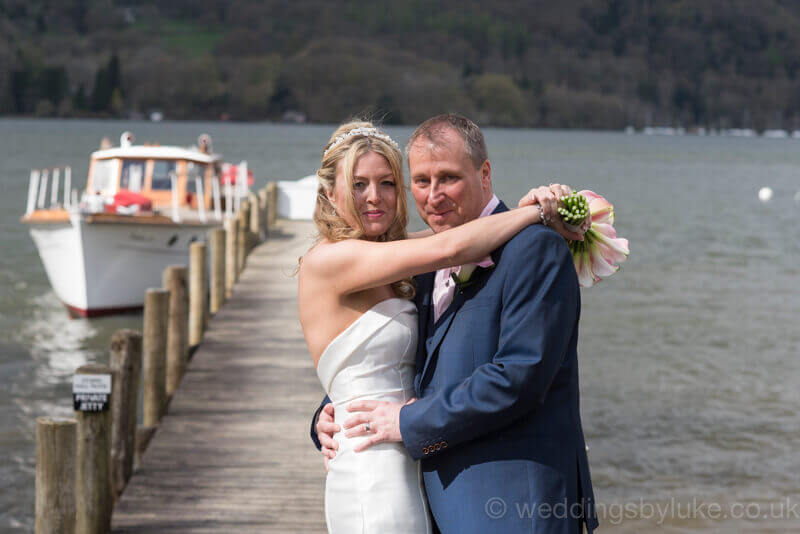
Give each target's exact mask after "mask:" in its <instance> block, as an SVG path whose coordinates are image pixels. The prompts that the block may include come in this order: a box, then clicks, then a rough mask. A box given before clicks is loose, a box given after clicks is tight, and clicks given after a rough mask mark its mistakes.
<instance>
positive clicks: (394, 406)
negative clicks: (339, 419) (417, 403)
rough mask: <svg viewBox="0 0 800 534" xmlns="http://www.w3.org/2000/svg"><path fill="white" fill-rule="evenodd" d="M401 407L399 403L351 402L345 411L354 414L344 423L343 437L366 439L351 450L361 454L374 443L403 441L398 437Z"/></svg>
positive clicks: (401, 437)
mask: <svg viewBox="0 0 800 534" xmlns="http://www.w3.org/2000/svg"><path fill="white" fill-rule="evenodd" d="M411 402H413V400H412V401H411ZM406 404H408V403H406ZM403 406H405V405H404V404H401V403H399V402H385V401H372V400H364V401H355V402H351V403H350V404H349V405H348V406H347V411H348V412H356V413H355V415H353V416H352V417H351V418H349V419H348V420H347V421H345V422H344V429H345V433H344V435H345V436H347V437H348V438H352V437H356V436H364V437H366V439H364V440H363V441H361V443H359V444H358V445H356V446H355V447H353V450H354V451H355V452H361V451H363V450H364V449H367V448H369V447H372V446H373V445H375V444H376V443H383V442H386V441H403V436H401V435H400V409H401V408H402V407H403Z"/></svg>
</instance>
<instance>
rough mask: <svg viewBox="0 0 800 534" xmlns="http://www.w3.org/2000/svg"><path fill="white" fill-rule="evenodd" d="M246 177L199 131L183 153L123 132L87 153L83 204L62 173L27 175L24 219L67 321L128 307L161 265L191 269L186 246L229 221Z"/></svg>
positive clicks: (137, 304) (154, 281)
mask: <svg viewBox="0 0 800 534" xmlns="http://www.w3.org/2000/svg"><path fill="white" fill-rule="evenodd" d="M108 144H109V145H110V143H108ZM62 175H63V177H64V183H63V187H62V188H61V189H60V188H59V185H60V184H59V182H60V177H61V176H62ZM233 176H235V178H233ZM249 176H250V173H249V172H248V170H247V164H246V162H243V163H242V164H240V165H239V166H238V167H232V166H229V165H227V164H224V163H223V162H222V158H221V156H219V155H217V154H214V153H212V151H211V140H210V138H209V137H208V136H206V135H203V136H200V138H199V139H198V146H196V147H192V148H182V147H175V146H156V145H134V144H133V136H132V135H131V134H130V133H129V132H125V133H124V134H123V135H122V138H121V143H120V146H119V147H106V148H101V150H98V151H96V152H94V153H92V155H91V163H90V167H89V175H88V179H87V183H86V189H85V192H84V193H83V195H82V198H81V200H80V202H78V194H77V191H74V190H72V189H71V171H70V169H69V168H64V169H63V173H62V169H44V170H39V169H35V170H33V171H31V176H30V185H29V189H28V205H27V209H26V212H25V215H24V216H23V217H22V222H23V223H25V224H27V225H28V227H29V229H30V234H31V237H32V238H33V241H34V243H35V245H36V248H37V249H38V251H39V256H40V257H41V259H42V263H43V264H44V267H45V271H46V272H47V277H48V279H49V280H50V284H51V286H52V287H53V290H54V291H55V293H56V295H57V296H58V298H59V299H61V301H62V302H63V303H64V305H65V306H66V307H67V309H68V310H69V311H70V313H71V314H72V315H75V316H82V317H95V316H99V315H106V314H113V313H121V312H126V311H132V310H136V309H139V308H141V307H142V305H143V303H144V295H145V291H146V290H147V288H149V287H160V286H161V283H162V281H161V277H162V273H163V271H164V268H165V267H166V266H168V265H171V264H188V260H189V246H190V244H191V243H192V242H194V241H204V240H205V239H206V234H207V231H208V230H209V229H210V228H213V227H216V226H220V225H222V223H223V220H224V218H226V217H231V216H233V215H234V213H235V212H236V211H237V210H238V206H239V203H240V201H241V199H242V198H246V197H247V194H248V185H249V184H248V182H249ZM48 182H49V184H48ZM48 185H49V186H50V188H49V191H48ZM222 189H224V190H222ZM48 192H49V197H50V202H49V205H48V206H47V207H46V206H45V203H46V200H47V196H48ZM62 193H63V195H62Z"/></svg>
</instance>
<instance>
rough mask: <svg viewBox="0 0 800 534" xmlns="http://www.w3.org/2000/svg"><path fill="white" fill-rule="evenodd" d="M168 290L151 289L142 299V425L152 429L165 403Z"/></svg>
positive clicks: (156, 423) (155, 425)
mask: <svg viewBox="0 0 800 534" xmlns="http://www.w3.org/2000/svg"><path fill="white" fill-rule="evenodd" d="M168 317H169V291H167V290H166V289H162V288H151V289H148V290H147V292H146V293H145V299H144V319H143V323H144V328H143V330H144V339H143V340H142V352H143V360H144V362H143V367H144V373H143V374H144V384H143V386H142V387H143V389H142V411H143V414H142V423H143V424H144V426H145V427H152V428H155V427H157V426H158V422H159V420H160V419H161V414H162V413H163V412H164V408H165V406H166V404H167V318H168Z"/></svg>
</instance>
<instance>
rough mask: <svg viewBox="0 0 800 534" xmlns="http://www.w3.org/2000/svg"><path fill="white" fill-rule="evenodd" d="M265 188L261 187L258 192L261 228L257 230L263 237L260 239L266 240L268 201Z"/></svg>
mask: <svg viewBox="0 0 800 534" xmlns="http://www.w3.org/2000/svg"><path fill="white" fill-rule="evenodd" d="M267 196H268V193H267V188H266V187H263V188H262V189H261V190H259V192H258V209H259V211H260V212H261V215H260V219H261V227H260V228H259V229H258V231H259V232H261V235H262V236H263V237H262V239H266V238H267V235H268V232H269V221H268V218H269V212H268V210H267V205H268V200H267Z"/></svg>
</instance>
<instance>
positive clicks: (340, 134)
mask: <svg viewBox="0 0 800 534" xmlns="http://www.w3.org/2000/svg"><path fill="white" fill-rule="evenodd" d="M359 128H375V126H373V124H372V123H371V122H367V121H352V122H348V123H345V124H342V125H341V126H339V127H338V128H337V129H336V131H335V132H333V135H331V137H330V139H329V140H328V142H327V143H326V144H325V148H324V149H323V152H322V163H321V165H320V168H319V169H318V170H317V179H318V180H319V186H318V187H317V204H316V207H315V208H314V224H315V225H316V227H317V231H318V233H319V236H318V238H319V239H327V240H328V241H342V240H344V239H363V238H364V226H363V224H362V223H361V214H360V213H358V212H357V211H356V208H355V193H354V189H353V172H354V170H355V166H356V163H357V162H358V160H359V158H360V157H361V156H363V155H364V154H367V153H368V152H375V153H376V154H380V155H381V156H383V157H384V158H386V161H387V163H388V164H389V168H390V169H391V170H392V176H393V177H394V183H395V187H396V191H397V206H396V208H397V209H396V210H395V217H394V220H393V221H392V224H391V225H389V228H388V229H387V230H386V231H385V232H384V233H382V234H381V235H380V236H378V238H377V239H376V241H384V242H385V241H397V240H399V239H405V238H406V237H407V235H406V224H407V223H408V208H407V205H406V189H405V183H404V181H403V157H402V155H401V153H400V149H399V148H398V147H397V144H396V143H395V142H394V141H392V140H391V139H390V138H389V136H387V135H386V134H384V133H383V132H380V131H377V134H373V135H368V134H359V133H351V132H353V131H354V130H357V129H359ZM348 133H351V134H350V135H347V134H348ZM339 162H342V171H343V172H342V177H343V178H344V180H345V184H346V186H347V188H346V189H347V192H348V193H349V194H347V195H345V199H344V206H341V205H340V206H339V209H340V210H347V213H348V214H349V215H350V216H351V217H350V218H351V219H352V220H354V221H356V225H357V227H356V228H353V227H352V226H350V225H349V224H347V222H346V221H345V220H344V218H343V217H342V216H341V215H339V214H338V213H337V212H336V208H335V207H334V206H333V204H332V203H331V201H330V199H329V198H328V195H332V194H333V189H334V187H335V185H336V168H337V167H338V165H339ZM392 288H393V289H394V291H395V293H396V294H397V295H398V296H401V297H404V298H412V297H413V296H414V291H415V288H414V283H413V281H412V280H411V279H410V278H408V279H405V280H401V281H399V282H395V283H393V284H392Z"/></svg>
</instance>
